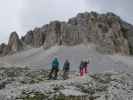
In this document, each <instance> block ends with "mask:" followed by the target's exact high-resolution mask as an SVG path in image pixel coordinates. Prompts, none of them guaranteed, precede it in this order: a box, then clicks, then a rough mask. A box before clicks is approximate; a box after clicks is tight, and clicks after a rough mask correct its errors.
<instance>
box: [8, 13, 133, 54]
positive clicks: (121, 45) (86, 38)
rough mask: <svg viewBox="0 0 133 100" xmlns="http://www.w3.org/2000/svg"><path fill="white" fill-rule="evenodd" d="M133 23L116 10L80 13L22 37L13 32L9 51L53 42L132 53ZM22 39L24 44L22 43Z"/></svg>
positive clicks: (46, 45) (49, 45)
mask: <svg viewBox="0 0 133 100" xmlns="http://www.w3.org/2000/svg"><path fill="white" fill-rule="evenodd" d="M132 40H133V26H132V25H131V24H128V23H126V22H125V21H123V20H122V19H121V18H120V17H119V16H117V15H115V14H114V13H111V12H109V13H106V14H99V13H97V12H90V13H89V12H85V13H79V14H77V16H76V17H73V18H70V19H69V20H68V22H61V21H52V22H50V23H49V24H46V25H43V26H42V27H40V28H35V29H33V30H30V31H28V32H27V33H26V34H25V35H24V36H23V37H22V39H21V40H20V39H19V37H18V35H17V33H16V32H13V33H11V36H10V38H9V42H8V46H6V47H8V49H9V51H14V52H17V51H19V50H21V49H22V47H23V46H22V44H23V43H24V44H26V45H30V46H31V47H35V48H36V47H41V46H43V47H44V48H45V49H46V48H50V47H52V46H54V45H68V46H73V45H78V44H82V43H94V44H96V48H97V50H98V51H100V52H102V53H110V54H114V53H120V54H123V55H129V54H132V53H133V42H132ZM22 42H23V43H22Z"/></svg>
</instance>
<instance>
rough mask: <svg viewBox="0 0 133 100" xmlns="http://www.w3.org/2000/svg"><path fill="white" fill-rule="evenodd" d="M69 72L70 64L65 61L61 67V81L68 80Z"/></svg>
mask: <svg viewBox="0 0 133 100" xmlns="http://www.w3.org/2000/svg"><path fill="white" fill-rule="evenodd" d="M69 71H70V62H69V61H68V60H66V61H65V63H64V66H63V79H64V80H65V79H68V78H69V76H68V75H69Z"/></svg>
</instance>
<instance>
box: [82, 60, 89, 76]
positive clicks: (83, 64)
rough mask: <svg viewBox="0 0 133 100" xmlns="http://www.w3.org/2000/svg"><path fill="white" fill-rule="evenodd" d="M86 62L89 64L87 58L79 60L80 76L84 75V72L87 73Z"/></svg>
mask: <svg viewBox="0 0 133 100" xmlns="http://www.w3.org/2000/svg"><path fill="white" fill-rule="evenodd" d="M88 64H89V60H88V61H86V60H84V61H81V63H80V76H84V74H87V73H88Z"/></svg>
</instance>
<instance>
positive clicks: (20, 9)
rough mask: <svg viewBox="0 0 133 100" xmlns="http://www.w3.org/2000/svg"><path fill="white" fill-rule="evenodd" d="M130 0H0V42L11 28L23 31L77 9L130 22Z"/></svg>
mask: <svg viewBox="0 0 133 100" xmlns="http://www.w3.org/2000/svg"><path fill="white" fill-rule="evenodd" d="M132 4H133V0H0V12H1V13H0V42H1V41H4V40H7V39H8V37H9V34H10V33H11V31H15V30H16V31H17V32H18V33H19V35H24V34H25V33H26V31H28V30H30V29H33V28H34V27H40V26H42V25H43V24H47V23H49V22H50V21H52V20H61V21H62V20H67V19H68V18H71V17H73V16H75V15H76V14H77V13H79V12H85V11H92V10H93V11H97V12H101V13H103V12H114V13H116V14H117V15H119V16H121V18H122V19H124V20H126V21H128V22H130V23H132V24H133V13H132V9H133V6H132Z"/></svg>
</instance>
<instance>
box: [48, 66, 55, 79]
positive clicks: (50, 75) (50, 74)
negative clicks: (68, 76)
mask: <svg viewBox="0 0 133 100" xmlns="http://www.w3.org/2000/svg"><path fill="white" fill-rule="evenodd" d="M53 72H54V69H53V68H52V69H51V71H50V73H49V79H51V78H52V74H53Z"/></svg>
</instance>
